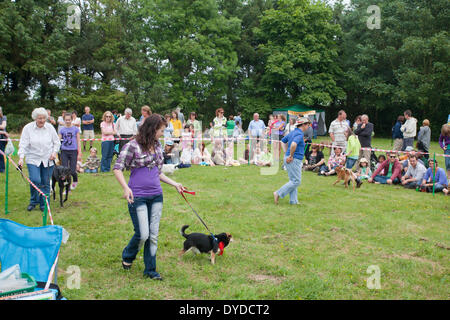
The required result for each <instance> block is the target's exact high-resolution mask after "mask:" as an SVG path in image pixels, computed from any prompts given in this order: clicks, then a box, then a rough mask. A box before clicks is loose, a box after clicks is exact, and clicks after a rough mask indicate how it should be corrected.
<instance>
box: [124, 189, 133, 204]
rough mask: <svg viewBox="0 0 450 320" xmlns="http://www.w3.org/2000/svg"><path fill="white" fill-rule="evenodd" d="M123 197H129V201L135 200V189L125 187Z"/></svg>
mask: <svg viewBox="0 0 450 320" xmlns="http://www.w3.org/2000/svg"><path fill="white" fill-rule="evenodd" d="M123 197H124V198H125V199H127V201H128V203H133V202H134V197H133V191H131V189H130V188H129V187H128V186H126V187H125V188H123Z"/></svg>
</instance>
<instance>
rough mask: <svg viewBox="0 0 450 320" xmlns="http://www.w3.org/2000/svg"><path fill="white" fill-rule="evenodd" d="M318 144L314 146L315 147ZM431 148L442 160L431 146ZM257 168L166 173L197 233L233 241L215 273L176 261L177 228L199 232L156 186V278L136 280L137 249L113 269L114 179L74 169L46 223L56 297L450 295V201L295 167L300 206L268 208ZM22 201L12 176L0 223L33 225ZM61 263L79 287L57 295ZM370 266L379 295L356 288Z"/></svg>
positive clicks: (281, 178) (122, 219)
mask: <svg viewBox="0 0 450 320" xmlns="http://www.w3.org/2000/svg"><path fill="white" fill-rule="evenodd" d="M321 140H325V139H320V138H319V139H318V140H317V141H321ZM16 145H17V144H16ZM373 145H374V146H377V147H379V148H390V140H383V139H375V140H374V143H373ZM96 146H97V147H99V146H100V145H99V143H96ZM99 149H100V148H99ZM432 151H433V152H437V153H441V152H440V151H439V148H438V146H437V144H436V143H433V145H432ZM86 156H87V153H86V154H85V156H84V159H85V158H86ZM440 159H441V161H440V163H441V164H443V158H442V157H441V158H440ZM259 170H260V169H259V168H257V167H255V166H247V165H245V166H240V167H233V168H226V167H192V168H190V169H182V170H178V171H177V172H176V173H175V175H174V176H173V178H174V179H175V180H176V181H178V182H181V183H183V185H185V186H186V187H188V188H189V189H191V190H193V191H196V192H197V194H196V196H190V195H187V197H188V199H189V201H190V202H191V204H192V206H193V207H194V208H195V209H196V210H197V211H198V213H199V214H200V215H201V217H202V218H203V219H204V220H205V222H206V223H207V224H208V226H209V227H210V228H211V229H212V230H213V231H214V232H217V233H219V232H230V233H231V234H232V235H233V238H234V239H235V242H233V243H231V244H230V245H229V247H227V248H226V249H225V253H224V255H223V256H221V257H217V259H216V265H214V266H212V265H211V264H210V263H209V259H208V255H197V256H194V255H192V254H187V255H185V256H184V257H181V258H179V257H178V252H179V251H180V249H181V248H182V243H183V240H184V239H183V238H182V237H181V236H180V234H179V229H180V227H181V226H182V225H183V224H189V225H190V228H189V229H188V232H204V233H206V230H205V229H204V227H203V225H202V224H201V223H200V222H199V221H198V219H197V218H196V217H195V215H194V213H193V212H192V211H191V209H190V208H189V207H188V206H187V204H186V203H185V202H184V200H183V199H182V198H181V197H180V196H179V195H178V194H177V193H176V191H175V189H174V188H173V187H170V186H168V185H165V184H163V190H164V209H163V217H162V219H161V224H160V234H159V245H158V259H157V263H158V267H157V269H158V271H159V272H160V273H161V275H162V276H163V277H164V281H163V282H154V281H150V280H144V279H143V276H142V271H143V258H142V251H141V252H140V253H139V254H138V257H137V260H136V261H135V262H134V264H133V267H132V269H131V270H130V271H129V272H127V271H124V270H123V269H122V267H121V264H120V261H121V253H122V250H123V248H124V247H125V246H126V244H127V243H128V241H129V239H130V238H131V236H132V234H133V227H132V224H131V220H130V218H129V215H128V211H127V205H126V201H125V200H124V199H123V198H122V190H121V188H120V186H119V184H118V183H117V182H116V180H115V178H114V176H113V174H112V173H107V174H98V175H95V174H94V175H92V174H91V175H86V174H81V176H80V179H79V180H80V184H79V186H78V188H77V189H76V190H75V191H74V192H72V194H70V197H69V200H68V202H66V204H65V207H64V208H63V209H61V208H59V205H58V204H57V203H54V202H52V211H53V218H54V221H55V224H58V225H62V226H63V227H64V228H65V229H66V230H67V231H68V232H69V233H70V239H69V241H68V242H67V244H63V245H62V247H61V254H60V262H59V266H58V267H59V268H58V275H59V278H58V279H59V285H60V286H61V288H62V292H63V294H64V296H65V297H67V298H68V299H449V297H450V295H449V293H450V292H449V287H450V286H449V280H450V279H449V271H450V270H449V251H448V249H445V248H441V247H442V245H443V246H444V247H447V248H448V247H449V246H450V237H449V232H448V230H449V218H450V215H449V212H450V197H445V196H443V195H442V193H441V194H436V195H435V197H433V196H432V195H431V194H425V193H418V192H415V191H411V190H404V189H403V188H401V187H399V186H383V185H373V184H372V185H369V184H368V183H364V184H363V185H362V187H361V189H357V190H356V191H355V192H353V191H352V190H351V189H350V190H346V189H345V188H344V186H343V185H337V186H335V187H333V186H332V183H333V182H334V178H333V177H321V176H317V175H316V174H313V173H311V172H305V173H303V176H302V184H301V187H300V189H299V199H300V201H301V205H299V206H290V205H289V199H288V198H285V199H282V200H280V204H279V205H278V206H275V205H274V204H273V196H272V192H273V191H275V190H276V189H278V188H279V187H281V186H282V185H283V184H284V183H286V182H287V180H288V179H287V174H286V172H285V171H281V170H280V171H279V172H278V173H277V174H276V175H271V176H264V175H261V174H260V171H259ZM126 175H127V176H128V173H126ZM4 182H5V175H0V186H3V185H4ZM2 192H3V190H2ZM0 199H2V200H1V201H0V205H1V212H2V213H1V215H0V216H1V217H5V216H4V214H3V195H2V197H1V198H0ZM28 199H29V188H28V186H27V185H26V184H25V182H23V181H22V179H21V178H20V176H19V174H18V173H17V172H16V171H15V170H11V174H10V193H9V209H10V214H9V215H8V216H6V217H7V218H8V219H12V220H14V221H17V222H19V223H23V224H25V225H28V226H40V225H41V224H42V216H41V212H40V211H39V210H38V211H36V210H35V211H32V212H31V213H29V212H27V211H26V206H27V205H28ZM440 246H441V247H440ZM72 265H75V266H78V267H79V268H80V270H81V279H82V280H81V288H80V289H72V290H71V289H68V288H67V283H66V282H67V280H68V279H69V276H70V274H68V273H67V270H68V268H69V266H72ZM370 265H377V266H379V268H380V270H381V289H380V290H369V289H368V288H367V286H366V281H367V278H368V277H369V274H367V273H366V270H367V268H368V267H369V266H370ZM219 293H220V294H219Z"/></svg>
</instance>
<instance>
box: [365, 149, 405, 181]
mask: <svg viewBox="0 0 450 320" xmlns="http://www.w3.org/2000/svg"><path fill="white" fill-rule="evenodd" d="M381 172H384V174H382V173H381ZM401 177H402V165H401V163H400V161H398V159H397V154H396V153H394V152H392V153H388V160H386V161H384V162H383V163H382V164H381V165H380V166H379V167H378V169H377V170H375V172H374V173H373V174H372V176H371V177H370V178H369V179H368V180H367V181H368V182H369V183H372V182H375V183H376V184H380V183H381V184H394V183H400V179H401Z"/></svg>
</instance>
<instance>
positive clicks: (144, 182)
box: [113, 114, 183, 280]
mask: <svg viewBox="0 0 450 320" xmlns="http://www.w3.org/2000/svg"><path fill="white" fill-rule="evenodd" d="M166 126H167V122H166V120H165V119H164V118H163V117H162V116H160V115H159V114H152V115H151V116H149V117H147V118H146V119H145V121H144V123H143V124H141V125H140V126H139V132H138V134H137V136H136V139H135V140H131V141H130V142H128V143H127V144H126V145H125V146H124V147H123V148H122V151H121V152H120V155H119V157H118V159H117V161H116V164H115V165H114V169H113V170H114V175H115V176H116V178H117V180H118V181H119V184H120V185H121V186H122V188H123V196H124V198H125V199H127V201H128V211H129V212H130V216H131V221H132V222H133V226H134V235H133V237H132V238H131V240H130V242H129V243H128V245H127V246H126V247H125V249H124V250H123V252H122V266H123V268H124V269H130V268H131V265H132V263H133V261H134V259H135V258H136V255H137V253H138V252H139V250H140V249H141V247H142V246H144V264H145V269H144V277H149V278H150V279H155V280H162V278H161V276H160V275H159V273H158V272H156V250H157V244H158V232H159V221H160V219H161V214H162V205H163V193H162V188H161V183H160V181H162V182H165V183H167V184H169V185H172V186H174V187H175V188H176V189H177V191H178V192H179V193H181V192H182V190H183V186H182V185H181V183H177V182H175V181H173V180H172V179H170V178H168V177H166V176H165V175H164V174H163V173H162V172H161V169H162V165H163V161H164V158H163V153H162V148H161V144H160V143H159V138H160V137H161V136H163V134H164V129H165V128H166ZM124 169H130V170H131V174H130V180H129V182H128V184H127V183H126V181H125V177H124V175H123V172H122V171H123V170H124Z"/></svg>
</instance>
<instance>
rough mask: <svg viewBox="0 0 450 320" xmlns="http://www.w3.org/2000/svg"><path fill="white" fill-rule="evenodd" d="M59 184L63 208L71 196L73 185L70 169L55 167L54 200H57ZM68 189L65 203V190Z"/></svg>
mask: <svg viewBox="0 0 450 320" xmlns="http://www.w3.org/2000/svg"><path fill="white" fill-rule="evenodd" d="M56 182H58V186H59V203H60V205H61V207H63V202H66V201H67V197H68V196H69V190H70V185H71V183H72V174H71V171H70V168H67V167H63V166H55V168H54V169H53V174H52V190H53V200H55V199H56V193H55V185H56ZM64 187H66V198H65V199H64V201H63V190H64Z"/></svg>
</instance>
